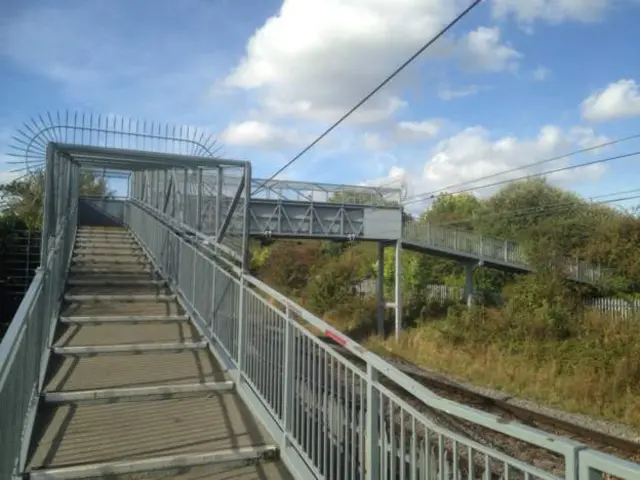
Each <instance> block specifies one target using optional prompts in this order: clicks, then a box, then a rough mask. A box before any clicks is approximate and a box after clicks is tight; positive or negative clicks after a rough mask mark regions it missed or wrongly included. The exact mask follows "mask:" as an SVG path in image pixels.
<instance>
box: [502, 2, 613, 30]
mask: <svg viewBox="0 0 640 480" xmlns="http://www.w3.org/2000/svg"><path fill="white" fill-rule="evenodd" d="M611 3H612V2H611V1H609V0H526V1H525V0H493V2H492V10H493V15H494V16H495V17H496V18H505V17H508V16H513V17H514V18H515V20H516V21H518V22H520V23H522V24H525V25H526V24H531V23H532V22H534V21H536V20H541V21H545V22H548V23H551V24H558V23H561V22H564V21H578V22H594V21H597V20H600V19H601V18H602V17H603V16H604V14H605V13H606V11H607V8H608V7H609V6H610V5H611Z"/></svg>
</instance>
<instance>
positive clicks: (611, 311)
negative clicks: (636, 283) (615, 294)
mask: <svg viewBox="0 0 640 480" xmlns="http://www.w3.org/2000/svg"><path fill="white" fill-rule="evenodd" d="M585 304H586V306H587V307H591V308H593V309H596V310H598V311H599V312H601V313H604V314H606V315H611V316H612V317H614V318H623V319H626V318H634V317H636V318H640V300H624V299H622V298H606V297H599V298H590V299H589V300H587V301H586V302H585Z"/></svg>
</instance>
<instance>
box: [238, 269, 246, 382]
mask: <svg viewBox="0 0 640 480" xmlns="http://www.w3.org/2000/svg"><path fill="white" fill-rule="evenodd" d="M245 288H246V284H245V280H244V272H242V274H241V275H240V289H239V291H240V295H239V297H240V298H239V299H238V338H236V342H237V345H238V350H237V351H238V373H239V375H238V379H239V380H240V381H242V380H243V378H244V377H243V374H244V372H243V368H244V361H243V360H244V359H243V356H244V348H243V347H244V342H243V338H242V337H243V335H244V322H245V318H244V317H245V314H246V308H247V306H246V302H245V298H244V294H245V292H244V291H245Z"/></svg>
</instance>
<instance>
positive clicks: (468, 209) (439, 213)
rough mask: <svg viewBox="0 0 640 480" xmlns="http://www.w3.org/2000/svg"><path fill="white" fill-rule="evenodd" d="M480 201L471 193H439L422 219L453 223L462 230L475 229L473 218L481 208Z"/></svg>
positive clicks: (439, 222)
mask: <svg viewBox="0 0 640 480" xmlns="http://www.w3.org/2000/svg"><path fill="white" fill-rule="evenodd" d="M480 208H481V203H480V201H479V200H478V199H477V198H476V197H474V196H473V195H471V194H469V193H460V194H457V195H445V194H442V195H439V196H438V197H437V198H436V199H435V200H434V202H433V205H432V206H431V208H430V209H429V210H427V211H425V212H424V213H423V214H422V215H421V216H420V220H421V221H429V222H433V223H437V224H444V225H447V224H451V225H452V226H455V228H458V229H461V230H473V218H474V216H475V215H476V213H477V212H478V211H479V210H480Z"/></svg>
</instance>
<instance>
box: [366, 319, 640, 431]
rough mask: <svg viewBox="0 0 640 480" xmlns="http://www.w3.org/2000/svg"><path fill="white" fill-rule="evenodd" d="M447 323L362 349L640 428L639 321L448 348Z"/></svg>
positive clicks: (591, 323)
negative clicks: (554, 336)
mask: <svg viewBox="0 0 640 480" xmlns="http://www.w3.org/2000/svg"><path fill="white" fill-rule="evenodd" d="M447 321H448V320H440V321H434V322H428V323H423V324H422V325H420V326H418V327H415V328H413V329H410V330H408V331H406V332H404V334H403V335H402V337H401V339H400V341H399V342H396V341H395V340H394V339H392V338H391V339H386V340H382V339H380V338H379V337H370V338H369V339H368V340H367V341H366V342H365V345H366V346H367V347H368V348H370V349H372V350H374V351H378V352H379V353H382V352H384V351H387V352H392V353H394V354H396V355H398V356H401V357H403V358H405V359H406V360H408V361H410V362H413V363H416V364H418V365H421V366H424V367H427V368H430V369H433V370H436V371H439V372H442V373H444V374H448V375H450V376H451V377H454V378H456V379H459V380H464V381H467V382H469V383H473V384H476V385H479V386H484V387H489V388H494V389H497V390H501V391H503V392H505V393H508V394H511V395H514V396H518V397H522V398H529V399H532V400H535V401H538V402H540V403H544V404H547V405H550V406H555V407H557V408H560V409H563V410H565V411H569V412H575V413H582V414H586V415H591V416H593V417H597V418H602V419H606V420H613V421H617V422H620V423H624V424H626V425H629V426H632V427H635V428H640V321H639V322H638V323H635V322H613V321H611V320H609V319H604V318H599V317H595V316H591V317H588V318H585V319H583V321H582V322H581V326H580V329H579V331H578V332H576V333H577V334H576V336H574V337H572V338H569V339H564V340H553V339H549V340H539V339H537V340H530V341H526V340H525V341H521V342H517V343H516V342H514V339H513V338H509V335H508V334H505V335H504V336H503V337H502V339H501V340H498V337H493V338H494V339H495V340H494V341H488V342H477V341H474V340H475V339H474V338H473V337H474V336H473V334H470V335H467V336H463V337H462V338H457V339H456V340H455V341H452V340H451V338H450V335H448V334H447V333H446V331H447V330H446V327H447V326H448V325H446V322H447ZM496 326H498V325H496ZM478 327H481V326H478ZM487 330H489V329H488V328H487V325H484V333H485V334H486V333H487ZM503 333H505V332H503ZM483 337H485V338H486V335H483Z"/></svg>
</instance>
